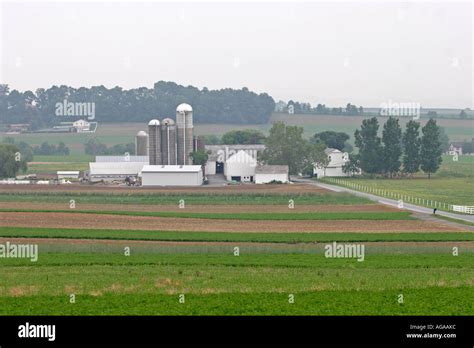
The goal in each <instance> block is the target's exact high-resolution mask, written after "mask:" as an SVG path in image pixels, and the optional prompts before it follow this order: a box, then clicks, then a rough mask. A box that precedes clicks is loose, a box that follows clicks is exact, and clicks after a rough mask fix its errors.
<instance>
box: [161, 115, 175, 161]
mask: <svg viewBox="0 0 474 348" xmlns="http://www.w3.org/2000/svg"><path fill="white" fill-rule="evenodd" d="M161 160H162V163H163V164H164V165H175V164H176V125H175V122H174V121H173V120H172V119H171V118H165V119H164V120H163V121H161Z"/></svg>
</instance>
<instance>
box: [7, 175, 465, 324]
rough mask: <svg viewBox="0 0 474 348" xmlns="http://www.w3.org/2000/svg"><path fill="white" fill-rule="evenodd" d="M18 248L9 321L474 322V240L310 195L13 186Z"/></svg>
mask: <svg viewBox="0 0 474 348" xmlns="http://www.w3.org/2000/svg"><path fill="white" fill-rule="evenodd" d="M71 200H74V208H70V202H71ZM290 200H291V201H292V202H293V203H294V208H290V206H291V201H290ZM180 203H181V204H182V203H184V207H183V205H181V208H180ZM6 242H10V243H19V244H20V243H23V244H25V243H32V244H37V245H38V248H39V257H38V261H37V262H31V261H30V260H29V259H15V258H0V272H1V274H2V283H1V284H0V313H1V314H2V315H18V314H21V315H61V314H64V315H94V314H96V315H473V314H474V291H473V287H474V283H473V280H474V262H473V259H474V228H473V227H470V226H465V225H459V224H453V223H449V222H445V221H442V220H440V221H431V220H427V219H423V218H422V217H420V216H418V215H416V214H411V213H409V212H407V211H403V210H399V209H396V208H392V207H388V206H384V205H379V204H374V203H373V202H371V201H369V200H366V199H363V198H359V197H355V196H352V195H350V194H346V193H334V192H330V191H326V190H324V189H322V188H318V187H315V186H312V185H304V184H294V185H266V186H259V187H253V186H245V185H243V186H239V187H236V186H226V187H216V188H205V187H201V188H192V189H176V188H163V189H143V188H141V189H130V188H124V187H103V186H83V185H70V186H57V187H54V188H51V187H49V188H44V187H41V186H34V185H25V186H17V185H15V186H11V185H10V186H2V187H1V188H0V244H2V243H6ZM334 242H337V243H349V244H354V243H355V244H356V245H359V246H361V245H363V246H364V248H365V253H364V255H363V260H360V258H359V259H357V258H347V257H346V258H337V257H334V258H331V257H326V254H325V249H326V246H327V245H332V244H333V243H334ZM453 248H457V249H458V250H459V254H458V255H457V256H455V255H453ZM127 250H128V251H129V254H127V252H126V251H127ZM71 295H75V303H71V302H70V296H71ZM181 295H183V296H181ZM399 295H403V298H404V300H403V303H400V302H399V301H398V299H399ZM291 298H292V299H293V300H294V301H291V300H290V299H291ZM183 299H184V301H183Z"/></svg>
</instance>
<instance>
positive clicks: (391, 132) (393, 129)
mask: <svg viewBox="0 0 474 348" xmlns="http://www.w3.org/2000/svg"><path fill="white" fill-rule="evenodd" d="M382 142H383V149H382V153H383V156H382V161H383V163H382V168H383V170H384V171H385V172H387V173H389V175H390V177H391V178H392V177H393V175H394V174H395V173H398V171H399V170H400V166H401V162H400V156H401V155H402V129H401V128H400V124H399V123H398V119H396V118H394V117H389V118H388V120H387V122H385V124H384V126H383V131H382Z"/></svg>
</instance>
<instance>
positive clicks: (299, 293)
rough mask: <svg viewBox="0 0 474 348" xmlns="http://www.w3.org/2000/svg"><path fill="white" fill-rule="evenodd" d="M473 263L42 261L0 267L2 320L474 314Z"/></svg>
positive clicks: (212, 258) (387, 259) (207, 258)
mask: <svg viewBox="0 0 474 348" xmlns="http://www.w3.org/2000/svg"><path fill="white" fill-rule="evenodd" d="M472 259H473V255H472V254H465V255H460V256H457V257H454V256H451V255H449V254H424V255H400V254H395V255H390V254H371V255H368V256H367V258H366V260H365V261H364V262H357V261H356V260H355V259H351V260H348V259H328V258H325V257H324V255H322V254H307V255H301V254H285V255H282V254H265V255H261V254H247V255H245V254H244V255H240V256H233V255H232V253H228V254H215V255H209V254H208V255H205V254H204V255H203V254H182V255H177V254H175V255H161V254H159V255H156V254H135V255H133V254H132V255H131V256H128V257H127V256H123V255H120V254H104V253H101V254H83V253H76V254H74V253H72V254H71V253H68V254H62V253H43V254H42V255H41V257H40V259H39V260H38V262H37V263H35V264H34V265H33V263H32V262H30V261H26V260H16V259H7V260H2V263H1V264H0V268H2V283H1V284H0V314H1V315H30V314H31V315H51V314H54V315H64V314H65V315H94V314H96V315H97V314H98V315H125V314H128V315H131V314H137V315H271V314H278V315H374V314H377V315H384V314H385V315H388V314H390V315H427V314H429V315H472V314H474V292H473V291H472V279H473V277H474V263H473V262H472ZM85 269H87V271H86V272H85V271H84V270H85ZM71 294H74V295H75V296H76V301H75V303H74V304H72V303H70V302H69V299H70V297H69V296H70V295H71ZM181 294H183V295H184V296H185V303H179V296H180V295H181ZM290 294H292V295H294V299H295V302H294V303H289V301H288V299H289V295H290ZM400 294H402V295H403V296H404V302H403V304H400V303H399V302H398V296H399V295H400Z"/></svg>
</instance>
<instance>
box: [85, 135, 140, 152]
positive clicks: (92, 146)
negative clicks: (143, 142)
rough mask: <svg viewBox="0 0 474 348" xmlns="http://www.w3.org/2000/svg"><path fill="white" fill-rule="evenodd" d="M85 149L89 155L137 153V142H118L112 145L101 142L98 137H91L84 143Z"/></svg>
mask: <svg viewBox="0 0 474 348" xmlns="http://www.w3.org/2000/svg"><path fill="white" fill-rule="evenodd" d="M84 151H85V153H86V154H87V155H94V156H96V155H110V156H111V155H115V156H123V155H125V154H127V153H128V154H129V155H134V154H135V144H134V143H129V144H116V145H114V146H112V147H107V145H105V144H103V143H101V142H100V141H99V139H97V138H91V139H89V140H88V141H87V142H86V143H85V144H84Z"/></svg>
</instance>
